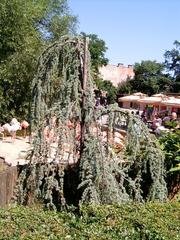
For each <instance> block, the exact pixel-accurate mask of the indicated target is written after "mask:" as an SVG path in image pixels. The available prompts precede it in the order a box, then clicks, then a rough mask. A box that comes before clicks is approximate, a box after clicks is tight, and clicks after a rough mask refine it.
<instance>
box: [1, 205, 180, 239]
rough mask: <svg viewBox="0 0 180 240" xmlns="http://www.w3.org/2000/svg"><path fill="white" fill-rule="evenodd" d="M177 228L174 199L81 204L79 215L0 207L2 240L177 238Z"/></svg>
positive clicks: (178, 220) (179, 216) (177, 211)
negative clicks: (168, 201)
mask: <svg viewBox="0 0 180 240" xmlns="http://www.w3.org/2000/svg"><path fill="white" fill-rule="evenodd" d="M179 232H180V205H179V204H178V203H172V204H169V203H166V204H159V203H148V204H145V205H142V204H141V205H139V204H129V205H125V204H123V205H119V206H115V205H113V206H112V205H111V206H109V205H106V206H98V207H97V206H95V205H94V206H93V205H90V206H84V205H83V206H82V207H81V212H80V215H75V214H73V213H72V212H58V213H56V212H53V211H43V210H42V208H40V207H32V208H29V207H14V208H9V209H1V210H0V238H1V239H4V240H10V239H14V240H19V239H37V240H38V239H39V240H40V239H44V240H46V239H47V240H49V239H72V240H77V239H83V240H86V239H87V240H88V239H92V240H96V239H103V240H108V239H113V240H121V239H122V240H124V239H131V240H133V239H134V240H140V239H141V240H154V239H159V240H162V239H164V240H169V239H172V240H178V239H179Z"/></svg>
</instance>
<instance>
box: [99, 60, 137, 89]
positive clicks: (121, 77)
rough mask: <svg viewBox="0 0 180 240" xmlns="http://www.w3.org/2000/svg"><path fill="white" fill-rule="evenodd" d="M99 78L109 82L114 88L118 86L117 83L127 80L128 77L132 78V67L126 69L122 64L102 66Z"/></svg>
mask: <svg viewBox="0 0 180 240" xmlns="http://www.w3.org/2000/svg"><path fill="white" fill-rule="evenodd" d="M99 72H100V76H101V77H102V79H103V80H109V81H111V82H112V84H113V85H114V86H116V87H117V86H118V84H119V83H121V82H124V81H126V80H127V78H128V77H130V78H133V77H134V71H133V66H132V65H128V66H127V67H126V66H124V65H123V64H121V63H120V64H118V65H117V66H115V65H111V64H108V65H106V66H102V67H101V68H100V69H99Z"/></svg>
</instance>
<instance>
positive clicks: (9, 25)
mask: <svg viewBox="0 0 180 240" xmlns="http://www.w3.org/2000/svg"><path fill="white" fill-rule="evenodd" d="M0 19H1V21H0V116H1V117H0V118H1V121H5V120H9V118H10V117H11V116H16V117H27V113H28V106H29V101H30V99H31V89H30V85H31V82H32V79H33V77H34V72H35V70H36V65H37V59H38V57H39V55H40V53H41V52H42V50H43V49H44V47H45V46H47V45H48V44H49V42H52V41H55V40H57V39H59V37H60V36H62V35H64V34H67V33H73V32H74V31H75V26H76V23H77V18H76V17H75V16H73V15H71V14H70V10H69V8H68V5H67V1H66V0H56V1H54V0H42V1H32V0H26V1H24V0H11V1H8V0H2V1H1V4H0Z"/></svg>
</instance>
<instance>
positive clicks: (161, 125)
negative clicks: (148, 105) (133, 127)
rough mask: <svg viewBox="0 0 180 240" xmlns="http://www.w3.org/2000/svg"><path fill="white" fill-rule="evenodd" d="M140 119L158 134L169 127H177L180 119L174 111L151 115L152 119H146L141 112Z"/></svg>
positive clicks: (179, 125)
mask: <svg viewBox="0 0 180 240" xmlns="http://www.w3.org/2000/svg"><path fill="white" fill-rule="evenodd" d="M142 120H143V121H144V122H146V123H148V127H149V128H150V129H151V130H152V131H153V132H154V133H155V134H157V135H160V134H161V132H165V131H169V129H171V128H172V129H179V128H180V120H179V118H178V115H177V113H176V112H172V113H171V114H168V112H165V113H164V114H155V115H153V116H152V120H150V121H147V119H145V118H144V115H143V114H142Z"/></svg>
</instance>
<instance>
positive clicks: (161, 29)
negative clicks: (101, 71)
mask: <svg viewBox="0 0 180 240" xmlns="http://www.w3.org/2000/svg"><path fill="white" fill-rule="evenodd" d="M68 4H69V7H70V8H71V11H72V13H73V14H74V15H77V16H78V20H79V26H78V32H85V33H86V34H97V35H98V37H99V38H100V39H103V40H104V41H105V43H106V46H107V47H108V50H107V52H106V57H107V58H108V59H109V63H110V64H114V65H117V64H118V63H123V64H124V65H128V64H134V63H135V62H139V63H140V62H141V61H142V60H156V61H157V62H163V61H164V53H165V51H166V50H171V49H172V48H173V47H174V46H173V43H174V41H175V40H180V0H69V1H68Z"/></svg>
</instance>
